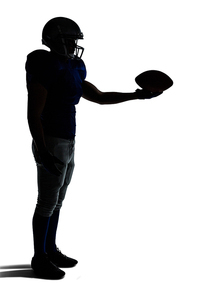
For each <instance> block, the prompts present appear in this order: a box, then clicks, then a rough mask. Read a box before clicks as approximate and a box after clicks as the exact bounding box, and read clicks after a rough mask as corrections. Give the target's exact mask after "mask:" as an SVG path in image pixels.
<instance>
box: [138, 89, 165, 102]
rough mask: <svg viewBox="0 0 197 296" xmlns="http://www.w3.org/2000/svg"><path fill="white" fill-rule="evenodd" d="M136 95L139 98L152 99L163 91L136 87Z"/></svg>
mask: <svg viewBox="0 0 197 296" xmlns="http://www.w3.org/2000/svg"><path fill="white" fill-rule="evenodd" d="M135 92H136V95H137V98H138V99H139V100H144V99H151V98H154V97H157V96H159V95H161V94H162V93H163V92H151V91H149V90H145V89H136V91H135Z"/></svg>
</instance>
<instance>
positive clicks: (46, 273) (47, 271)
mask: <svg viewBox="0 0 197 296" xmlns="http://www.w3.org/2000/svg"><path fill="white" fill-rule="evenodd" d="M31 267H32V269H33V271H34V273H35V275H36V276H38V277H39V278H43V279H50V280H59V279H62V278H63V277H64V276H65V272H64V271H63V270H61V269H59V268H58V267H57V266H56V265H54V264H53V263H52V262H51V261H50V260H49V259H48V257H47V256H46V255H43V256H40V257H33V258H32V261H31Z"/></svg>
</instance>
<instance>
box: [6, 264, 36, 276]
mask: <svg viewBox="0 0 197 296" xmlns="http://www.w3.org/2000/svg"><path fill="white" fill-rule="evenodd" d="M8 269H9V270H8ZM0 270H6V271H3V272H0V278H15V277H23V278H37V277H36V275H35V274H34V272H33V270H32V269H31V265H30V264H23V265H22V264H21V265H9V266H0Z"/></svg>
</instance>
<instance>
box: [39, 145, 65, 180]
mask: <svg viewBox="0 0 197 296" xmlns="http://www.w3.org/2000/svg"><path fill="white" fill-rule="evenodd" d="M39 156H40V161H41V163H42V165H43V166H44V168H45V169H46V170H47V171H48V172H49V173H51V174H53V175H56V176H60V175H61V174H62V172H61V171H60V170H59V169H58V168H57V166H56V165H55V164H56V163H57V164H61V165H64V163H63V162H62V161H61V160H60V159H59V158H57V157H56V156H54V155H52V154H51V153H50V152H49V151H47V150H44V151H41V152H39Z"/></svg>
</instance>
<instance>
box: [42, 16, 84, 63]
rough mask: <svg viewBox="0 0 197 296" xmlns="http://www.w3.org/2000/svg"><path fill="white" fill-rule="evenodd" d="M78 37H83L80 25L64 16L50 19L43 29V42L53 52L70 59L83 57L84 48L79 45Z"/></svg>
mask: <svg viewBox="0 0 197 296" xmlns="http://www.w3.org/2000/svg"><path fill="white" fill-rule="evenodd" d="M78 39H83V33H82V32H81V30H80V28H79V26H78V25H77V24H76V23H75V22H74V21H72V20H70V19H67V18H63V17H57V18H54V19H52V20H50V21H48V23H46V25H45V26H44V28H43V31H42V43H43V44H44V45H46V46H47V47H49V48H50V49H51V50H52V51H53V52H56V53H57V54H59V55H61V56H65V57H66V58H69V59H81V57H82V54H83V51H84V48H83V47H81V46H79V45H77V41H78Z"/></svg>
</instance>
